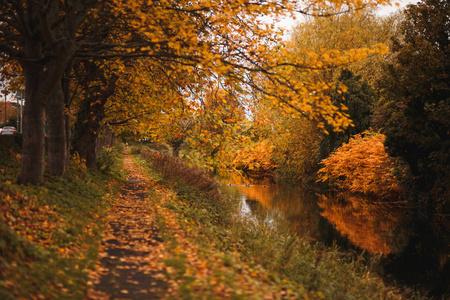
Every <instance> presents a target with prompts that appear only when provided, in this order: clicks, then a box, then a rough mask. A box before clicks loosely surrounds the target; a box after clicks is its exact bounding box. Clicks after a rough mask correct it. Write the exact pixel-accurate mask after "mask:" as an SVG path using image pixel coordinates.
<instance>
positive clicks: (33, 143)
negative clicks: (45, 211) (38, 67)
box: [18, 70, 45, 184]
mask: <svg viewBox="0 0 450 300" xmlns="http://www.w3.org/2000/svg"><path fill="white" fill-rule="evenodd" d="M24 71H25V78H26V81H28V82H27V85H26V90H25V94H26V96H25V98H26V99H27V100H26V105H25V107H24V111H23V144H22V164H21V170H20V175H19V178H18V182H19V183H22V184H23V183H31V184H42V183H43V182H44V150H45V136H44V134H45V132H44V126H45V114H44V109H45V98H44V95H41V94H39V93H37V91H36V90H37V87H36V85H39V81H37V80H31V79H30V76H29V75H28V76H27V73H30V72H31V71H28V72H27V71H26V70H24ZM27 78H28V80H27ZM34 94H37V95H34Z"/></svg>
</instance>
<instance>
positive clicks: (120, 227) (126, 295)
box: [87, 155, 166, 299]
mask: <svg viewBox="0 0 450 300" xmlns="http://www.w3.org/2000/svg"><path fill="white" fill-rule="evenodd" d="M124 167H125V168H126V170H127V171H128V172H129V174H130V175H128V176H127V183H126V184H125V185H124V186H122V187H121V189H120V190H119V193H118V195H117V198H116V203H115V206H114V207H112V208H111V211H110V213H109V217H108V225H107V228H106V230H105V232H104V234H103V243H102V247H101V249H100V253H99V257H100V259H99V262H98V265H97V267H96V270H95V271H94V272H91V274H90V279H91V282H92V286H91V289H90V290H89V291H88V295H87V299H159V298H161V296H162V295H163V294H164V290H165V289H166V283H165V282H164V281H163V280H162V278H161V274H160V272H158V271H157V270H155V268H154V262H155V261H156V260H158V257H159V256H160V255H161V253H162V252H163V251H164V245H163V243H162V239H161V238H160V237H159V236H158V232H159V230H158V228H157V227H156V225H155V213H154V211H153V208H152V205H150V203H149V201H147V188H148V184H147V183H146V178H145V177H143V175H142V174H141V172H139V169H137V168H136V166H135V165H134V164H133V163H132V161H131V157H130V156H128V155H126V156H125V161H124Z"/></svg>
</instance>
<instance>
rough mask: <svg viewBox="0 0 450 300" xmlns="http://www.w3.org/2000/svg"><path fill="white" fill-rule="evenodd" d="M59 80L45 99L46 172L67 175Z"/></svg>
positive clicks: (62, 100) (64, 127) (61, 175)
mask: <svg viewBox="0 0 450 300" xmlns="http://www.w3.org/2000/svg"><path fill="white" fill-rule="evenodd" d="M64 107H65V105H64V95H63V90H62V86H61V82H58V83H57V84H56V85H55V87H54V88H53V91H52V93H51V95H50V97H49V99H48V101H47V105H46V117H47V125H48V158H47V166H46V173H48V174H51V175H53V176H58V177H63V178H65V177H66V176H67V143H66V126H65V125H66V116H65V113H64Z"/></svg>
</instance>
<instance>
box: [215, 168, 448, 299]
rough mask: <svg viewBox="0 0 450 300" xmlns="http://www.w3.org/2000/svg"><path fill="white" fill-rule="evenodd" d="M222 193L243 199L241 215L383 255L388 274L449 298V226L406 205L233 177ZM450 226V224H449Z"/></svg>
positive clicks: (225, 181)
mask: <svg viewBox="0 0 450 300" xmlns="http://www.w3.org/2000/svg"><path fill="white" fill-rule="evenodd" d="M220 181H221V183H222V186H221V189H222V191H223V192H224V193H225V194H227V195H229V196H231V197H232V198H234V199H236V200H237V201H239V215H240V216H241V217H242V218H246V219H248V220H250V221H252V222H257V223H261V222H263V223H265V224H267V225H268V226H273V227H280V226H282V227H283V228H285V227H288V229H289V230H290V231H291V232H292V233H294V234H296V235H297V236H299V237H302V238H305V239H308V240H310V241H311V242H319V243H323V244H325V245H329V246H331V245H333V244H336V245H338V246H339V247H340V248H341V249H343V250H344V251H350V250H352V251H357V252H360V253H361V252H363V251H364V252H365V253H369V254H373V255H380V256H381V261H382V268H383V269H384V275H386V274H387V277H389V278H392V279H393V280H395V281H400V282H404V283H405V284H407V285H412V286H416V287H418V288H423V289H426V290H428V291H431V293H432V294H433V295H435V296H438V297H441V296H442V295H447V293H448V296H450V290H449V284H450V259H449V258H450V251H449V250H450V245H449V241H450V239H449V233H448V228H446V227H445V226H442V224H441V225H439V224H434V223H433V224H424V223H423V222H422V223H420V222H419V225H417V222H414V220H413V218H412V217H411V214H410V213H409V211H410V210H409V209H408V208H407V206H406V203H404V202H395V203H392V202H391V203H379V202H376V201H373V200H370V199H365V198H362V197H360V196H355V195H336V196H334V197H330V196H325V195H320V194H317V193H315V192H312V191H310V190H307V189H304V188H303V189H302V188H300V187H294V186H284V185H283V186H282V185H277V184H273V183H271V182H270V180H268V179H254V178H249V177H245V176H237V175H234V176H231V175H230V176H228V177H222V178H221V179H220ZM447 225H448V224H447Z"/></svg>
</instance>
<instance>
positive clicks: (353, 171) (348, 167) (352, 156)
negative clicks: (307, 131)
mask: <svg viewBox="0 0 450 300" xmlns="http://www.w3.org/2000/svg"><path fill="white" fill-rule="evenodd" d="M385 138H386V137H385V136H384V135H383V134H380V133H373V134H369V133H366V135H365V136H364V137H362V136H361V135H360V134H357V135H355V136H353V137H352V138H351V139H350V141H349V142H348V143H346V144H343V145H342V146H341V147H339V148H338V149H337V150H336V151H335V152H334V153H333V154H331V155H330V156H329V157H328V158H326V159H324V160H322V162H321V163H322V164H323V165H324V167H323V168H321V169H320V170H319V171H318V175H319V179H318V181H322V182H326V181H328V182H329V183H330V184H332V185H334V186H336V187H338V188H339V189H343V190H349V191H351V192H359V193H364V194H372V195H374V196H377V197H382V198H393V197H398V196H399V195H400V193H401V191H402V186H401V184H400V180H399V179H400V178H399V177H403V176H404V175H405V168H401V167H398V166H397V164H396V159H394V158H392V157H390V156H389V155H388V154H387V153H386V149H385V146H384V144H383V143H384V140H385Z"/></svg>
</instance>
